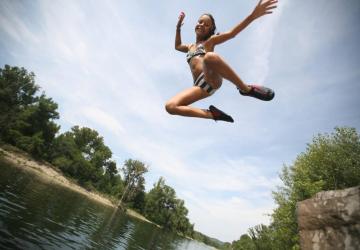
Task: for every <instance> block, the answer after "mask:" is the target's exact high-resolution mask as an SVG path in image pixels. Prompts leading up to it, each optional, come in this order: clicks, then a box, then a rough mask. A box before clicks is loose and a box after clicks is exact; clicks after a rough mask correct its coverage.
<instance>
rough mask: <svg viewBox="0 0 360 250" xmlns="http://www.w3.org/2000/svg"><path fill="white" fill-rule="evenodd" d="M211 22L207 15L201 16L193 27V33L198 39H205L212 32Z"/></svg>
mask: <svg viewBox="0 0 360 250" xmlns="http://www.w3.org/2000/svg"><path fill="white" fill-rule="evenodd" d="M212 26H213V24H212V21H211V19H210V17H209V16H208V15H202V16H201V17H200V18H199V20H198V23H197V24H196V26H195V33H196V35H198V36H200V37H206V36H207V35H208V34H209V33H210V31H211V30H212Z"/></svg>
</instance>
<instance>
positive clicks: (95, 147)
mask: <svg viewBox="0 0 360 250" xmlns="http://www.w3.org/2000/svg"><path fill="white" fill-rule="evenodd" d="M111 155H112V153H111V151H110V149H109V148H108V147H107V146H106V145H105V144H104V140H103V138H102V137H101V136H100V135H99V134H98V132H97V131H95V130H92V129H90V128H86V127H82V128H80V127H79V126H74V127H73V128H72V129H71V131H68V132H65V133H64V134H61V135H59V136H58V137H57V138H56V139H55V141H54V146H53V148H52V154H51V161H52V163H54V165H57V166H59V167H60V168H61V169H62V170H63V171H64V172H65V173H66V174H68V175H70V176H72V177H74V178H76V179H78V181H79V182H80V184H85V183H86V185H87V187H89V188H92V187H95V188H98V189H100V190H107V192H109V191H110V190H112V187H111V184H110V187H108V186H107V183H106V181H105V179H107V178H108V180H109V182H110V183H111V182H113V183H114V185H118V186H119V183H118V177H116V178H115V176H116V175H117V169H116V163H115V162H113V161H111V159H110V158H111ZM114 178H115V179H114ZM115 182H117V183H116V184H115ZM120 186H121V185H120ZM111 192H113V193H114V191H111ZM115 193H116V192H115Z"/></svg>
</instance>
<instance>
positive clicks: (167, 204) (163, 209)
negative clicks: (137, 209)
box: [144, 177, 194, 235]
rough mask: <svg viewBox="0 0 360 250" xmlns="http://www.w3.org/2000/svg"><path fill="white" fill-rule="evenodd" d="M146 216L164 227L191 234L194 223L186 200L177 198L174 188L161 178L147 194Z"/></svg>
mask: <svg viewBox="0 0 360 250" xmlns="http://www.w3.org/2000/svg"><path fill="white" fill-rule="evenodd" d="M144 212H145V216H147V217H148V218H149V219H150V220H152V221H154V222H155V223H158V224H159V225H162V226H163V227H164V228H166V229H169V230H172V231H177V232H181V233H183V234H184V235H191V234H192V232H193V227H194V225H191V224H190V222H189V219H188V218H187V214H188V210H187V209H186V207H185V204H184V201H183V200H180V199H177V198H176V193H175V190H174V189H173V188H171V187H170V186H168V185H166V184H165V180H164V178H162V177H161V178H160V179H159V180H158V182H157V183H156V184H154V187H153V188H152V189H151V190H150V191H149V193H148V194H147V196H146V204H145V211H144Z"/></svg>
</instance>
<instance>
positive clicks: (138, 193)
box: [119, 159, 148, 211]
mask: <svg viewBox="0 0 360 250" xmlns="http://www.w3.org/2000/svg"><path fill="white" fill-rule="evenodd" d="M147 171H148V167H146V166H145V164H144V163H143V162H141V161H138V160H132V159H128V160H126V161H125V163H124V166H123V168H122V172H123V176H124V185H125V189H124V192H123V194H122V197H121V199H120V202H119V204H121V203H122V202H126V203H128V204H129V205H130V206H132V207H134V208H136V209H137V210H140V211H142V210H143V207H144V202H145V178H144V174H145V173H146V172H147Z"/></svg>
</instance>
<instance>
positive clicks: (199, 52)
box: [186, 44, 216, 95]
mask: <svg viewBox="0 0 360 250" xmlns="http://www.w3.org/2000/svg"><path fill="white" fill-rule="evenodd" d="M205 54H206V51H205V48H204V45H203V44H200V45H199V46H197V47H196V49H195V51H189V52H188V53H187V55H186V60H187V62H188V63H190V61H191V59H192V58H193V57H195V56H204V55H205ZM194 86H198V87H200V88H202V89H203V90H205V91H206V92H207V93H208V94H209V95H212V94H214V92H215V91H216V89H214V88H213V87H211V86H210V84H208V83H207V82H206V81H205V76H204V72H201V74H200V75H199V76H198V77H197V78H196V80H195V81H194Z"/></svg>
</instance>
